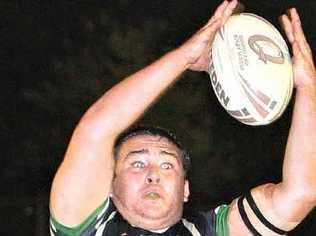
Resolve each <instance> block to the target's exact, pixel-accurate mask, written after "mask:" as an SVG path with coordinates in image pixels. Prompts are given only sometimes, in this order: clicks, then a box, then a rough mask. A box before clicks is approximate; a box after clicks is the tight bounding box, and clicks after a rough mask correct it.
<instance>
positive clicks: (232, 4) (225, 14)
mask: <svg viewBox="0 0 316 236" xmlns="http://www.w3.org/2000/svg"><path fill="white" fill-rule="evenodd" d="M237 6H238V1H237V0H233V1H231V2H230V3H229V4H228V5H227V7H226V8H225V10H224V12H223V15H222V25H224V24H225V22H226V21H227V19H228V18H229V17H230V16H231V15H232V14H233V12H234V10H235V9H236V7H237Z"/></svg>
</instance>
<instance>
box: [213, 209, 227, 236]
mask: <svg viewBox="0 0 316 236" xmlns="http://www.w3.org/2000/svg"><path fill="white" fill-rule="evenodd" d="M228 210H229V206H228V205H221V206H218V207H217V208H216V209H215V210H214V213H213V214H214V216H215V230H216V236H229V231H228V223H227V217H228Z"/></svg>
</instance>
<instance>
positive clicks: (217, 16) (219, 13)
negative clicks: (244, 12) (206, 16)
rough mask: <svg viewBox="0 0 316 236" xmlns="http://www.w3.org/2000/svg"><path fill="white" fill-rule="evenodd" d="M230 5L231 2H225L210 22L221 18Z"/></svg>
mask: <svg viewBox="0 0 316 236" xmlns="http://www.w3.org/2000/svg"><path fill="white" fill-rule="evenodd" d="M228 4H229V2H228V1H227V0H225V1H223V2H222V3H221V4H220V5H219V6H218V7H217V9H216V10H215V12H214V14H213V17H212V18H211V20H210V21H212V20H216V19H219V18H221V17H222V15H223V13H224V11H225V9H226V7H227V6H228Z"/></svg>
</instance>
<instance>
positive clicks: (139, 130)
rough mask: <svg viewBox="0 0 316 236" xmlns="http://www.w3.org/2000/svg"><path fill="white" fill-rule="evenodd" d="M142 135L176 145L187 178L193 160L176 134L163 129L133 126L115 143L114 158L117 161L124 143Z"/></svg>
mask: <svg viewBox="0 0 316 236" xmlns="http://www.w3.org/2000/svg"><path fill="white" fill-rule="evenodd" d="M140 135H149V136H158V137H162V138H166V139H167V140H168V141H169V142H171V143H172V144H174V145H176V147H177V148H179V150H180V151H181V159H182V166H183V169H184V173H185V176H187V175H188V172H189V170H190V168H191V159H190V155H189V153H188V152H187V150H185V149H184V148H183V146H182V144H181V143H180V141H179V140H178V139H177V137H176V135H175V134H174V133H172V132H170V131H169V130H167V129H164V128H162V127H153V126H133V127H131V128H129V129H127V130H126V131H124V132H123V133H121V134H120V135H119V136H118V138H117V139H116V141H115V144H114V158H115V159H116V158H117V155H118V152H119V150H120V147H121V146H122V144H123V143H125V142H126V141H127V140H129V139H130V138H133V137H136V136H140Z"/></svg>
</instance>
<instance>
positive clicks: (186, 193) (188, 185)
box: [183, 180, 190, 202]
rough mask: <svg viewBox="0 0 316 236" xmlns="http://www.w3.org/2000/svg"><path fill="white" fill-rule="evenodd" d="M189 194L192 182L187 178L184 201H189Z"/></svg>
mask: <svg viewBox="0 0 316 236" xmlns="http://www.w3.org/2000/svg"><path fill="white" fill-rule="evenodd" d="M189 196H190V184H189V181H188V180H185V182H184V197H183V201H184V202H187V201H189Z"/></svg>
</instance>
